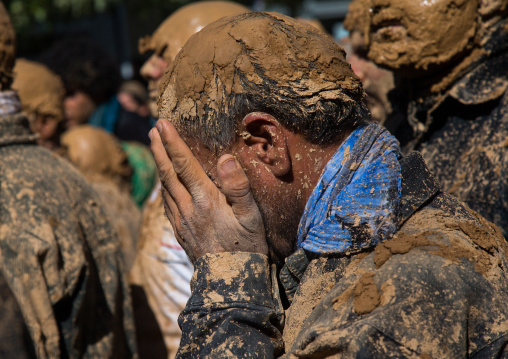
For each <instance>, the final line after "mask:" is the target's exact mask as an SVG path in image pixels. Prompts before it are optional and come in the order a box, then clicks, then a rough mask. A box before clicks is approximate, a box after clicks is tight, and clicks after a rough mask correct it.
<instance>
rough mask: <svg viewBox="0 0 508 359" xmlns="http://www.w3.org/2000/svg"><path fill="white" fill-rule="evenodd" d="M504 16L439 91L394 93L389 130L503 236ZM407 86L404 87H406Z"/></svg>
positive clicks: (506, 158)
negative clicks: (393, 123) (397, 120)
mask: <svg viewBox="0 0 508 359" xmlns="http://www.w3.org/2000/svg"><path fill="white" fill-rule="evenodd" d="M506 26H508V20H504V21H502V22H501V23H499V24H497V29H493V31H494V34H493V35H492V38H491V39H490V40H489V42H488V43H487V44H486V45H485V46H484V47H482V56H481V57H480V58H479V59H478V60H477V61H475V62H474V63H472V64H471V65H470V66H469V67H468V68H466V69H465V70H464V71H463V72H462V73H461V74H460V76H458V77H457V78H456V79H455V81H453V83H451V85H450V87H449V88H448V89H446V90H445V91H443V92H442V93H438V94H435V95H433V96H426V97H423V98H414V97H416V96H415V95H412V87H415V88H416V86H412V84H408V86H407V88H406V89H405V90H404V91H399V92H398V93H394V94H393V95H398V97H397V96H394V97H395V98H394V99H393V107H394V108H395V109H396V113H394V114H393V115H392V117H401V116H404V118H405V119H404V121H403V122H402V124H400V125H398V126H397V127H396V128H394V129H393V130H392V133H394V134H395V135H396V137H397V138H398V139H399V140H400V142H401V147H402V150H403V152H404V153H408V152H409V151H413V150H416V151H420V152H421V153H422V156H423V158H424V159H425V160H426V161H427V164H428V167H429V169H430V170H431V171H432V172H433V173H434V174H435V176H436V179H437V181H438V182H439V183H440V184H441V185H442V187H443V190H444V191H446V192H448V193H450V194H451V195H453V196H455V197H457V198H458V199H460V200H461V201H463V202H465V203H466V204H467V205H468V206H469V207H471V208H472V209H474V210H475V211H477V212H478V213H480V214H481V215H482V216H484V217H485V218H486V219H488V220H489V221H492V222H493V223H495V224H496V225H498V226H499V227H500V228H501V229H502V231H503V234H504V235H505V236H507V235H508V181H507V178H508V142H507V138H508V66H506V64H507V63H508V32H507V31H506V30H505V29H506ZM406 90H407V91H406Z"/></svg>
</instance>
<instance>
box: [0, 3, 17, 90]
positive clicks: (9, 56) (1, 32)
mask: <svg viewBox="0 0 508 359" xmlns="http://www.w3.org/2000/svg"><path fill="white" fill-rule="evenodd" d="M15 59H16V34H15V32H14V28H13V27H12V24H11V19H10V17H9V14H8V13H7V10H5V7H4V5H3V3H2V2H0V91H3V90H8V89H9V88H10V86H11V84H12V79H13V73H12V69H13V67H14V61H15Z"/></svg>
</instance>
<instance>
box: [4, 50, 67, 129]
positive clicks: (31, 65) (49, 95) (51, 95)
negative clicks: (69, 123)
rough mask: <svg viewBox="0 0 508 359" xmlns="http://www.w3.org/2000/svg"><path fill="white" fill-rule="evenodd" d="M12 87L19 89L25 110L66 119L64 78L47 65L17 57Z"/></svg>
mask: <svg viewBox="0 0 508 359" xmlns="http://www.w3.org/2000/svg"><path fill="white" fill-rule="evenodd" d="M14 75H15V78H14V83H13V84H12V88H13V89H14V90H16V91H18V94H19V97H20V100H21V105H22V107H23V110H25V111H27V112H29V113H39V114H44V115H52V116H55V117H56V118H58V119H59V120H63V119H64V114H63V100H64V96H65V88H64V85H63V82H62V80H61V79H60V78H59V77H58V76H57V75H55V74H54V73H52V72H51V71H50V70H49V69H48V68H47V67H46V66H44V65H41V64H38V63H36V62H33V61H28V60H25V59H17V60H16V65H15V66H14Z"/></svg>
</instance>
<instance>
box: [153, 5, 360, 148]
mask: <svg viewBox="0 0 508 359" xmlns="http://www.w3.org/2000/svg"><path fill="white" fill-rule="evenodd" d="M203 44H206V46H203ZM160 91H161V95H160V97H159V115H160V117H165V118H169V119H170V120H172V121H173V123H174V124H175V125H176V126H177V128H178V129H179V130H180V131H181V132H183V133H184V135H187V136H192V137H194V138H197V139H199V140H200V141H201V142H203V144H204V145H205V146H207V147H208V148H209V149H212V150H215V151H217V150H219V149H220V148H221V147H227V145H229V144H230V143H231V141H232V140H233V139H234V138H236V136H239V134H238V133H237V127H236V126H237V121H239V120H240V119H241V118H242V116H245V115H246V114H247V113H249V112H254V111H263V112H267V113H270V114H272V115H274V116H275V117H277V119H278V120H279V121H280V122H281V123H282V124H283V125H284V126H285V127H287V128H288V129H289V130H291V131H293V132H296V133H300V134H302V135H304V136H305V137H306V138H307V139H309V140H310V141H313V142H318V143H319V144H323V143H326V142H332V141H333V140H335V138H330V137H331V136H333V132H334V131H333V130H334V129H335V128H338V127H342V128H344V127H346V128H347V127H348V126H347V124H348V121H350V123H349V125H350V126H351V127H353V125H351V123H354V125H356V124H357V123H358V122H359V121H363V119H364V118H365V117H366V114H367V110H366V108H364V107H360V109H358V106H356V107H355V106H354V105H355V104H356V103H357V102H361V100H362V99H363V97H364V92H363V89H362V86H361V83H360V80H359V79H358V78H357V77H356V76H355V75H354V73H353V71H352V70H351V67H350V65H349V64H348V63H347V62H346V61H345V54H344V51H343V50H342V49H341V48H340V47H339V46H338V45H337V44H335V43H334V42H333V40H332V39H331V38H328V37H326V36H323V34H322V33H321V32H319V31H318V30H316V29H315V28H313V27H312V26H310V25H307V24H304V23H302V22H300V21H298V20H294V19H291V18H289V17H286V16H283V15H280V14H276V13H246V14H241V15H237V16H234V17H228V18H223V19H221V20H218V21H216V22H214V23H213V24H210V25H208V26H207V27H205V28H204V29H203V30H202V31H200V32H199V33H197V34H195V35H194V36H193V37H191V39H190V40H189V41H188V42H187V44H186V45H185V46H184V47H183V49H182V51H181V52H180V53H179V54H178V56H177V58H176V59H175V62H174V63H173V65H172V66H171V67H170V68H169V69H168V70H167V72H166V74H165V75H164V78H163V83H162V86H161V88H160ZM330 109H334V111H335V112H334V115H333V116H334V119H333V121H330V120H329V118H326V116H324V115H323V113H324V112H327V113H328V114H329V113H330V112H332V111H330ZM354 111H358V112H361V113H355V112H354ZM296 118H304V119H305V120H304V121H297V120H295V119H296ZM203 129H206V130H205V131H203Z"/></svg>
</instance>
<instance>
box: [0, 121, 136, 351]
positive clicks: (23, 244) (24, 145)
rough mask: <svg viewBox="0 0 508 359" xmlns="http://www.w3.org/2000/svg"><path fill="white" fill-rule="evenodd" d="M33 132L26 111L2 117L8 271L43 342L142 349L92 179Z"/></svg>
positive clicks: (2, 243)
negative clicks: (38, 142) (42, 143)
mask: <svg viewBox="0 0 508 359" xmlns="http://www.w3.org/2000/svg"><path fill="white" fill-rule="evenodd" d="M35 139H36V136H35V135H34V134H33V133H32V132H31V131H30V130H29V127H28V121H27V120H26V118H25V117H24V116H22V115H20V114H7V115H2V116H1V117H0V272H1V273H0V274H1V275H2V276H3V278H4V279H5V282H6V283H7V284H8V287H9V288H10V290H11V291H12V294H13V295H14V297H15V298H16V301H17V304H18V306H19V309H20V311H21V313H22V315H23V318H24V322H25V324H26V327H27V328H28V332H29V333H30V337H31V341H32V342H33V346H34V348H35V352H36V354H37V356H38V357H39V358H67V357H71V358H78V357H89V358H114V357H118V358H130V357H136V356H137V354H136V344H135V338H134V326H133V319H132V307H131V304H130V299H129V295H128V287H127V285H126V280H125V274H124V273H123V272H122V266H121V263H120V260H119V254H118V248H119V243H118V239H117V238H116V236H115V235H114V234H113V231H112V229H111V227H110V225H109V224H108V222H107V220H106V217H105V215H104V212H103V210H102V209H101V208H100V207H99V206H98V205H97V203H98V201H97V197H96V194H95V192H93V190H92V189H91V187H90V186H89V185H88V184H87V183H86V181H85V180H84V179H83V178H82V177H81V175H79V174H78V173H77V171H76V170H74V169H73V168H72V167H71V165H69V164H67V163H66V162H65V161H64V160H61V159H60V158H58V157H57V156H56V155H53V154H52V153H50V152H49V151H46V150H45V149H43V148H41V147H39V146H37V145H36V144H35ZM13 325H14V324H13ZM8 338H9V336H8V334H6V333H5V332H4V331H2V332H1V333H0V342H2V341H3V340H8ZM21 349H22V348H20V353H21Z"/></svg>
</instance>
